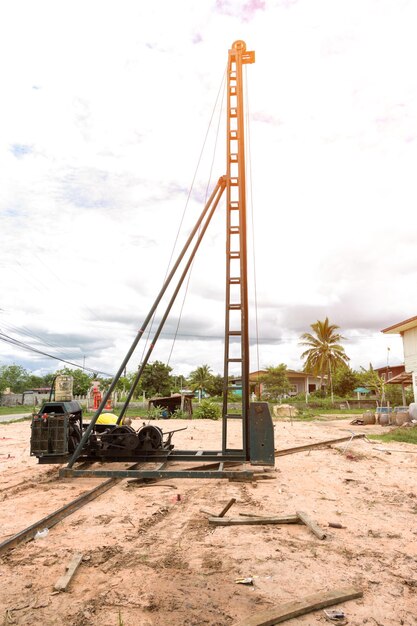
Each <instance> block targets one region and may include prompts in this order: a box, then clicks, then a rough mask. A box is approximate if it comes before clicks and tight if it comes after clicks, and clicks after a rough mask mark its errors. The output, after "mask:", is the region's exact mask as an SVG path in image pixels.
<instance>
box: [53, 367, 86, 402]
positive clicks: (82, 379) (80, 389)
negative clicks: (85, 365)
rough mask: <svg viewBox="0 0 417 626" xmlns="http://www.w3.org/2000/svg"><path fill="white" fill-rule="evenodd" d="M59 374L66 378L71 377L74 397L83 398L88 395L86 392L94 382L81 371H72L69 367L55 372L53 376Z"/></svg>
mask: <svg viewBox="0 0 417 626" xmlns="http://www.w3.org/2000/svg"><path fill="white" fill-rule="evenodd" d="M59 374H65V375H66V376H72V378H73V380H74V383H73V394H74V396H85V395H86V394H87V393H88V390H89V389H90V387H91V383H92V382H93V380H96V378H94V377H93V376H91V375H89V374H86V373H85V372H84V370H82V369H75V370H72V369H70V368H69V367H64V368H63V369H61V370H57V371H56V372H55V376H58V375H59Z"/></svg>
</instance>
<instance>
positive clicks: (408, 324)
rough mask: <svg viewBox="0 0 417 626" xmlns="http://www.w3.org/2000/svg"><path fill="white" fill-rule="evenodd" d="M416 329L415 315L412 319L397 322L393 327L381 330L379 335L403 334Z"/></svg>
mask: <svg viewBox="0 0 417 626" xmlns="http://www.w3.org/2000/svg"><path fill="white" fill-rule="evenodd" d="M416 327H417V315H415V316H414V317H410V318H408V320H404V321H403V322H398V323H397V324H394V325H393V326H388V328H384V329H383V330H381V333H387V334H388V333H391V334H394V333H403V332H404V331H406V330H410V329H411V328H416Z"/></svg>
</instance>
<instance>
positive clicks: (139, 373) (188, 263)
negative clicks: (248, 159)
mask: <svg viewBox="0 0 417 626" xmlns="http://www.w3.org/2000/svg"><path fill="white" fill-rule="evenodd" d="M220 180H221V179H220ZM225 187H226V179H225V177H224V182H223V185H222V186H221V187H220V188H219V194H218V195H217V197H216V199H215V200H214V202H213V205H212V208H211V211H210V213H209V214H208V216H207V219H206V221H205V222H204V225H203V226H202V229H201V231H200V234H199V236H198V238H197V241H196V242H195V245H194V248H193V250H192V252H191V254H190V256H189V258H188V261H187V263H186V265H185V267H184V270H183V272H182V274H181V276H180V279H179V281H178V284H177V286H176V288H175V290H174V293H173V294H172V297H171V300H170V301H169V304H168V306H167V308H166V310H165V313H164V315H163V316H162V319H161V321H160V322H159V326H158V328H157V330H156V332H155V335H154V338H153V340H152V342H151V345H150V347H149V349H148V351H147V353H146V355H145V358H144V359H143V361H142V363H141V365H140V367H139V369H138V372H137V374H136V376H135V379H134V381H133V383H132V386H131V388H130V390H129V393H128V396H127V398H126V401H125V403H124V405H123V408H122V410H121V411H120V415H119V417H118V419H117V424H120V423H121V421H122V419H123V416H124V414H125V412H126V409H127V407H128V406H129V402H130V401H131V399H132V397H133V394H134V392H135V389H136V387H137V385H138V382H139V380H140V377H141V376H142V374H143V371H144V369H145V367H146V365H147V364H148V361H149V359H150V356H151V354H152V352H153V349H154V347H155V344H156V342H157V341H158V338H159V335H160V334H161V332H162V329H163V327H164V325H165V322H166V320H167V317H168V315H169V313H170V311H171V309H172V306H173V304H174V302H175V300H176V298H177V295H178V292H179V290H180V289H181V286H182V284H183V282H184V279H185V277H186V276H187V274H188V270H189V269H190V267H191V264H192V262H193V260H194V257H195V255H196V252H197V250H198V248H199V246H200V243H201V240H202V239H203V237H204V234H205V232H206V230H207V227H208V225H209V223H210V221H211V218H212V217H213V214H214V212H215V210H216V208H217V205H218V204H219V201H220V198H221V197H222V194H223V191H224V189H225Z"/></svg>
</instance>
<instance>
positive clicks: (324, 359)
mask: <svg viewBox="0 0 417 626" xmlns="http://www.w3.org/2000/svg"><path fill="white" fill-rule="evenodd" d="M310 327H311V328H312V330H313V331H314V334H312V333H303V334H302V335H301V340H302V341H301V342H300V345H301V346H308V350H305V352H303V354H302V355H301V358H302V359H305V363H304V369H305V370H307V371H311V373H312V374H314V375H316V376H320V377H321V378H323V376H325V375H327V376H328V378H329V383H330V391H331V397H332V402H333V379H332V372H333V371H334V369H335V368H336V367H337V366H338V365H347V363H348V361H349V357H348V356H347V355H346V353H345V349H344V348H343V346H341V345H340V344H339V343H338V342H339V341H341V340H342V339H345V337H342V335H341V334H340V333H338V332H336V331H337V329H338V328H339V326H336V324H329V318H328V317H326V319H325V320H324V322H320V321H319V320H317V322H316V323H315V324H311V325H310Z"/></svg>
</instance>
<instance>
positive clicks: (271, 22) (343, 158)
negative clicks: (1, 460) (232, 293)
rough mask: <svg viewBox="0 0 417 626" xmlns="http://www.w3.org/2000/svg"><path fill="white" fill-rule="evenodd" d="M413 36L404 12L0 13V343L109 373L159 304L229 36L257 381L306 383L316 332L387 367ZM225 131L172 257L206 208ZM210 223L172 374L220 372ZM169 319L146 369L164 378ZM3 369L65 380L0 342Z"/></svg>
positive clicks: (355, 356)
mask: <svg viewBox="0 0 417 626" xmlns="http://www.w3.org/2000/svg"><path fill="white" fill-rule="evenodd" d="M416 23H417V2H415V1H414V0H409V1H406V0H314V1H312V0H271V1H269V0H265V1H262V0H248V1H246V2H237V1H235V0H199V2H195V1H194V0H177V1H176V2H173V1H172V0H152V2H138V1H137V0H100V1H96V0H88V1H85V0H81V1H80V0H71V1H68V0H61V1H59V2H57V1H56V0H55V1H50V2H48V1H43V0H36V1H34V0H27V1H22V0H5V1H4V2H2V3H1V5H0V54H1V59H2V61H1V64H0V78H1V86H2V99H1V107H0V176H1V180H2V184H1V185H0V215H1V231H0V232H1V236H0V244H1V245H0V263H1V274H0V276H1V284H0V286H1V296H0V308H1V311H0V332H2V333H5V334H7V335H9V336H11V337H13V338H15V339H17V340H20V341H24V342H26V343H28V344H30V345H32V346H34V347H36V348H38V349H40V350H43V351H46V352H49V353H51V354H54V355H56V356H60V357H62V358H65V359H68V360H70V361H74V362H76V363H79V364H81V365H82V364H83V363H85V365H86V366H88V367H91V368H93V369H97V370H100V371H104V372H108V373H114V372H115V371H116V370H117V369H118V367H119V365H120V363H121V361H122V359H123V357H124V355H125V354H126V352H127V350H128V348H129V347H130V344H131V342H132V340H133V338H134V336H135V334H136V330H137V329H138V328H139V327H140V325H141V323H142V321H143V319H144V318H145V316H146V314H147V312H148V310H149V308H150V306H151V304H152V302H153V300H154V299H155V297H156V295H157V293H158V292H159V289H160V287H161V285H162V280H163V278H164V275H165V272H166V270H167V265H168V261H169V258H170V255H171V251H172V246H173V244H174V240H175V237H176V234H177V230H178V227H179V222H180V219H181V216H182V214H183V211H184V207H185V205H186V201H187V196H188V192H189V189H190V185H191V182H192V180H193V177H194V174H195V170H196V167H197V163H198V159H199V155H200V152H201V150H202V146H203V142H204V138H205V135H206V132H207V128H208V126H209V121H210V117H211V115H212V112H213V109H214V107H215V102H216V98H217V96H218V92H219V88H220V85H221V82H222V79H223V75H224V70H225V67H226V62H227V53H228V49H229V48H230V47H231V44H232V43H233V42H234V41H235V40H237V39H243V40H244V41H246V44H247V48H248V50H255V53H256V63H255V64H254V65H249V66H247V67H246V72H245V73H246V74H247V89H248V93H249V118H250V159H249V160H248V170H249V171H250V188H251V190H252V197H251V198H249V206H250V207H252V206H253V221H254V224H255V234H254V240H255V250H256V255H255V259H256V276H257V279H256V290H257V300H258V327H259V338H260V344H259V363H258V351H257V349H256V346H255V345H253V348H252V352H251V369H252V370H254V369H257V368H258V365H259V366H260V367H265V366H268V365H276V364H278V363H282V362H283V363H286V364H287V366H288V367H289V368H293V369H300V368H301V367H302V362H301V360H300V355H301V352H302V348H301V347H300V346H299V345H298V341H299V337H300V335H301V333H303V332H306V331H309V330H310V324H311V323H313V322H315V321H316V320H318V319H320V320H322V319H324V318H325V317H326V316H328V317H329V319H330V322H331V323H334V324H337V325H339V326H340V328H341V332H342V333H343V335H344V336H345V337H346V338H347V340H346V341H345V342H344V345H345V349H346V352H347V354H348V356H349V357H350V358H351V365H352V366H353V367H354V368H359V367H360V366H364V367H368V365H369V363H370V362H372V364H373V365H374V367H379V366H383V365H386V363H387V356H388V353H389V359H390V363H391V364H394V363H400V362H403V352H402V344H401V339H400V338H399V337H398V336H396V335H395V336H393V335H388V336H385V335H382V334H381V332H380V331H381V329H382V328H385V327H387V326H389V325H392V324H395V323H396V322H399V321H402V320H404V319H406V318H408V317H412V316H414V315H416V314H417V306H416V298H415V296H413V293H414V291H413V290H414V289H415V285H416V283H417V261H416V254H415V242H416V240H417V220H416V219H415V207H416V199H417V186H416V174H415V169H416V166H417V141H416V138H417V72H416V59H417V38H416V36H415V25H416ZM219 112H220V107H219V106H217V108H216V113H215V117H214V122H213V125H212V127H213V131H212V132H211V134H210V135H209V139H208V141H207V148H206V151H205V152H204V157H203V159H202V160H201V164H200V167H199V169H198V172H197V175H196V180H195V185H194V190H193V192H192V194H191V199H190V202H189V204H188V208H187V212H186V216H185V220H184V228H183V231H182V234H181V235H180V243H181V242H183V241H184V238H185V236H186V235H187V233H188V232H189V230H190V228H191V225H192V224H194V222H195V220H196V218H197V216H198V215H199V213H200V211H201V210H202V207H203V204H204V197H205V190H206V185H207V181H208V179H209V174H210V168H211V161H212V158H213V146H214V144H215V140H216V125H217V119H218V113H219ZM222 115H223V118H224V117H225V115H224V111H223V114H222ZM217 144H218V145H217V153H216V157H215V159H214V165H213V171H212V175H211V180H212V184H214V182H215V181H216V180H217V179H218V178H219V176H221V175H222V174H224V173H225V170H226V165H225V137H224V132H223V127H222V126H221V127H220V132H219V136H218V137H217ZM223 218H224V206H223V205H222V208H221V210H220V211H219V215H218V216H217V217H216V220H215V222H214V223H213V225H212V229H210V231H209V233H208V238H207V241H206V242H205V243H204V247H203V249H202V251H201V258H200V259H199V260H197V261H196V263H195V266H194V269H193V273H192V277H191V280H190V285H189V289H188V294H187V298H186V300H185V304H184V309H183V315H182V320H181V325H180V328H179V334H178V338H177V341H176V343H175V346H174V350H173V353H172V357H171V360H170V365H171V366H172V367H173V368H174V373H176V374H185V375H188V373H189V372H190V371H191V370H192V369H194V368H195V367H197V366H199V365H202V364H203V363H208V364H209V365H210V366H211V367H212V369H213V371H214V372H215V373H222V364H223V340H222V336H223V332H224V328H223V326H224V311H223V298H224V284H223V283H224V279H223V271H224V269H223V265H224V263H223V259H224V238H225V235H224V221H223ZM249 222H252V217H251V216H249ZM251 249H252V248H251ZM177 250H178V247H177ZM250 264H251V269H250V274H251V277H252V275H253V271H252V264H253V262H252V255H251V260H250ZM217 270H218V271H217ZM251 289H252V292H251V293H252V295H251V303H252V304H253V292H254V290H253V280H252V278H251ZM181 304H182V297H181V298H180V301H179V303H178V305H177V306H176V307H175V309H174V310H173V319H172V320H171V321H170V322H169V324H168V327H167V330H166V333H165V335H164V336H163V337H162V338H161V340H160V342H159V343H158V345H157V348H156V349H155V352H154V354H153V357H152V358H151V360H155V359H160V360H162V361H166V360H167V359H168V355H169V353H170V350H171V347H172V337H173V334H174V332H175V328H176V325H177V320H178V315H179V311H180V308H181ZM254 329H255V318H254V315H253V314H252V318H251V331H252V332H253V331H254ZM34 335H36V337H35V336H34ZM388 348H389V350H388ZM142 349H143V344H142V343H141V344H140V345H139V349H138V351H137V352H136V353H135V355H134V356H133V359H132V361H131V363H130V365H129V366H128V369H130V370H134V369H135V368H136V367H137V364H138V362H139V361H140V360H141V355H142ZM11 363H19V364H22V365H23V366H24V367H26V368H28V369H29V370H32V371H35V372H38V373H45V372H46V371H54V370H55V369H56V368H58V367H61V366H62V364H60V363H59V362H58V361H54V360H51V359H48V358H46V357H41V356H40V355H35V354H33V353H30V352H25V351H22V350H20V349H17V348H15V347H12V346H11V345H10V344H7V343H3V342H0V365H5V364H6V365H7V364H11Z"/></svg>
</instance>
